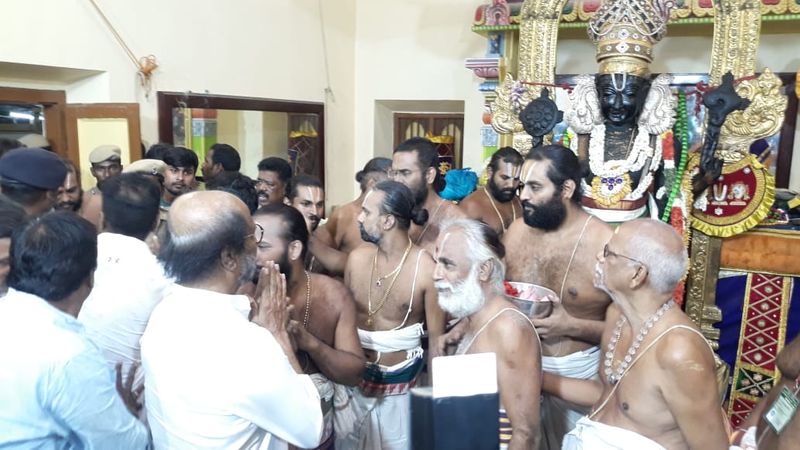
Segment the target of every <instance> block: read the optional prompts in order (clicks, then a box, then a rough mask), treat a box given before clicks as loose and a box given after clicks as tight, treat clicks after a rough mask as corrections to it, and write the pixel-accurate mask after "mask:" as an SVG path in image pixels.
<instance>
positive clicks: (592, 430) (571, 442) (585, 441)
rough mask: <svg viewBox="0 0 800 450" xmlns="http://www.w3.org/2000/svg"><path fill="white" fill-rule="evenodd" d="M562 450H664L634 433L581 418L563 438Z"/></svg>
mask: <svg viewBox="0 0 800 450" xmlns="http://www.w3.org/2000/svg"><path fill="white" fill-rule="evenodd" d="M561 448H562V450H666V449H665V448H664V447H662V446H661V445H660V444H658V443H656V442H654V441H652V440H650V439H648V438H646V437H644V436H642V435H641V434H639V433H636V432H634V431H630V430H626V429H624V428H619V427H613V426H611V425H606V424H604V423H600V422H595V421H593V420H589V418H587V417H582V418H581V419H580V420H579V421H578V423H577V425H576V426H575V429H573V430H572V431H570V432H569V433H568V434H567V435H566V436H565V437H564V443H563V445H562V447H561Z"/></svg>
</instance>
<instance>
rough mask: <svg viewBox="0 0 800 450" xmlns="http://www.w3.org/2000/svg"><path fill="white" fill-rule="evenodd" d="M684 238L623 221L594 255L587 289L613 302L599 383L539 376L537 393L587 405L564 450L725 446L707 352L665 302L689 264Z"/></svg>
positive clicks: (661, 227) (664, 228)
mask: <svg viewBox="0 0 800 450" xmlns="http://www.w3.org/2000/svg"><path fill="white" fill-rule="evenodd" d="M688 260H689V258H688V256H687V254H686V249H685V248H684V245H683V240H682V239H681V237H680V236H679V235H678V233H676V232H675V230H673V229H672V228H671V227H670V226H669V225H667V224H665V223H663V222H659V221H656V220H652V219H640V220H634V221H631V222H626V223H625V224H623V225H621V226H620V227H619V228H617V232H616V233H614V234H613V236H612V237H611V238H610V239H609V241H608V242H607V243H606V244H605V246H604V248H603V250H602V251H600V252H598V255H597V257H596V265H595V270H594V271H593V272H594V283H595V286H597V287H598V288H599V289H602V290H603V291H605V292H606V293H607V294H608V295H609V296H611V298H612V300H613V305H612V306H611V307H610V308H609V309H608V314H607V317H606V321H605V326H604V330H603V336H602V348H603V350H604V351H605V354H604V357H603V364H602V365H601V367H600V371H599V374H598V375H599V378H600V379H599V380H598V379H597V378H595V379H591V380H578V379H574V378H565V377H559V376H554V375H552V374H548V373H545V379H544V384H543V389H544V390H546V391H548V392H550V393H552V394H553V395H557V396H559V397H561V398H563V399H565V400H567V401H571V402H574V403H577V404H582V405H585V406H592V405H593V408H592V412H591V414H589V415H588V416H587V417H583V418H581V419H580V420H579V421H578V423H577V426H576V427H575V428H574V429H573V430H572V431H570V432H569V434H567V435H566V437H565V438H564V444H563V448H564V449H566V450H582V449H592V450H603V449H612V448H613V449H619V450H628V449H630V450H633V449H636V450H664V449H667V448H670V449H673V448H702V449H718V450H722V449H727V448H728V439H727V434H726V433H725V429H724V425H723V416H722V414H721V411H720V406H719V405H720V398H719V395H718V392H719V390H718V389H717V381H716V375H715V371H714V354H713V352H712V350H711V347H710V345H709V344H708V342H707V341H706V340H705V338H704V337H703V335H702V334H700V331H699V330H698V329H697V327H696V326H695V325H694V323H693V322H692V321H691V319H689V317H687V316H686V314H684V313H683V311H681V309H680V307H679V306H677V305H676V304H675V302H674V300H673V295H674V292H675V288H676V286H677V285H678V283H680V281H681V279H682V278H683V276H684V274H685V273H686V268H687V266H688Z"/></svg>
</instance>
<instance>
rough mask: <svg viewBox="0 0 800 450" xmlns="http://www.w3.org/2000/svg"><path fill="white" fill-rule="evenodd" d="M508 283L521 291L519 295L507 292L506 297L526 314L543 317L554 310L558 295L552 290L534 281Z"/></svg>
mask: <svg viewBox="0 0 800 450" xmlns="http://www.w3.org/2000/svg"><path fill="white" fill-rule="evenodd" d="M507 283H508V284H510V285H511V286H512V287H513V288H514V289H516V290H517V291H519V295H517V296H511V295H508V294H506V297H508V299H509V300H511V303H513V304H514V306H516V307H517V308H518V309H519V310H520V311H522V313H523V314H525V315H526V316H528V317H530V318H538V319H541V318H544V317H547V316H549V315H550V313H552V312H553V301H554V300H555V301H558V295H557V294H556V293H555V292H553V291H552V290H550V289H548V288H546V287H544V286H539V285H538V284H533V283H521V282H518V281H508V282H507Z"/></svg>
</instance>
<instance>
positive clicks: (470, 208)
mask: <svg viewBox="0 0 800 450" xmlns="http://www.w3.org/2000/svg"><path fill="white" fill-rule="evenodd" d="M521 166H522V155H520V154H519V152H518V151H516V150H514V148H512V147H503V148H501V149H500V150H498V151H496V152H494V154H493V155H492V158H491V159H490V160H489V165H488V166H487V167H486V176H487V178H488V180H487V183H486V186H484V187H483V188H481V189H478V190H476V191H475V192H473V193H472V194H469V195H468V196H467V198H465V199H464V200H462V201H461V203H459V205H458V206H459V207H460V208H461V210H462V211H464V214H466V215H467V217H469V218H470V219H477V220H482V221H483V222H486V223H487V224H489V226H490V227H492V229H493V230H494V231H496V232H497V233H498V234H499V235H501V236H502V235H503V233H505V232H506V230H508V227H510V226H511V224H512V223H513V222H514V221H515V220H517V217H522V205H520V203H519V199H518V198H517V191H518V188H519V171H520V168H521Z"/></svg>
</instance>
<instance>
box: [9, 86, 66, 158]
mask: <svg viewBox="0 0 800 450" xmlns="http://www.w3.org/2000/svg"><path fill="white" fill-rule="evenodd" d="M0 102H2V103H15V104H20V105H31V104H33V105H42V106H44V123H45V134H46V135H47V140H48V141H49V142H50V146H51V148H52V149H53V151H54V152H55V153H57V154H59V155H61V156H68V154H69V147H68V146H67V136H66V122H65V119H64V110H65V107H66V104H67V94H66V92H65V91H56V90H47V89H25V88H14V87H0Z"/></svg>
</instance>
